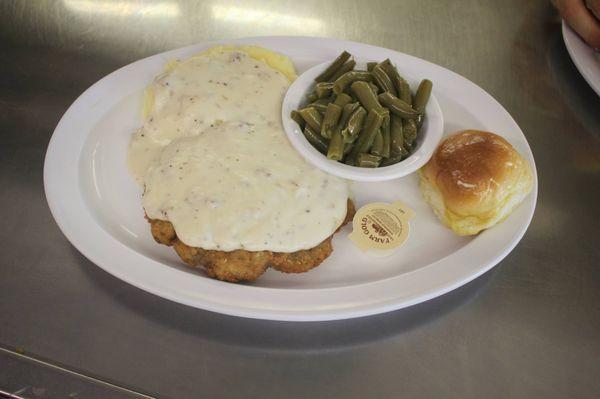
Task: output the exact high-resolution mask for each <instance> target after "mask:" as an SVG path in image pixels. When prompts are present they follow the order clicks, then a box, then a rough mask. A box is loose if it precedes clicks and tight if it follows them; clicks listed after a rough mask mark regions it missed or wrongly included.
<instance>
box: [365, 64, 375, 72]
mask: <svg viewBox="0 0 600 399" xmlns="http://www.w3.org/2000/svg"><path fill="white" fill-rule="evenodd" d="M375 65H377V63H376V62H367V71H369V72H371V71H372V70H373V68H375Z"/></svg>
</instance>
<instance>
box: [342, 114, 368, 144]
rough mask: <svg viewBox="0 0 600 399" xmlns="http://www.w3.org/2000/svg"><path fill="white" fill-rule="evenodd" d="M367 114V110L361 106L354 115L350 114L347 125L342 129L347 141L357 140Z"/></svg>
mask: <svg viewBox="0 0 600 399" xmlns="http://www.w3.org/2000/svg"><path fill="white" fill-rule="evenodd" d="M366 116H367V111H365V109H364V108H363V107H361V106H358V108H357V109H356V110H355V111H354V112H353V113H352V115H350V118H349V119H348V123H347V124H346V127H345V128H344V129H343V130H342V136H343V137H344V139H345V141H346V142H347V143H353V142H354V140H356V137H357V136H358V133H359V132H360V129H362V126H363V122H364V120H365V117H366Z"/></svg>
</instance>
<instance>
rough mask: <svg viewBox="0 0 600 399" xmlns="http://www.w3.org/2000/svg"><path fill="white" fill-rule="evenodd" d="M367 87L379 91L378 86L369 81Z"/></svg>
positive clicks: (374, 91)
mask: <svg viewBox="0 0 600 399" xmlns="http://www.w3.org/2000/svg"><path fill="white" fill-rule="evenodd" d="M369 87H370V88H371V90H373V93H375V94H377V93H379V86H377V85H376V84H375V83H373V82H369Z"/></svg>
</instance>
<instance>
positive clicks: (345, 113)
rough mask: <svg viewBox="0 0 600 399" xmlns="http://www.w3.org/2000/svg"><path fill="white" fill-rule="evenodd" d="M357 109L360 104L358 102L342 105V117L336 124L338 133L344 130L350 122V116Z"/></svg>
mask: <svg viewBox="0 0 600 399" xmlns="http://www.w3.org/2000/svg"><path fill="white" fill-rule="evenodd" d="M358 107H360V104H359V103H358V102H355V103H348V104H346V105H344V108H342V116H341V117H340V121H339V122H338V127H339V129H340V132H341V131H342V130H343V129H345V128H346V126H347V125H348V120H350V116H352V113H353V112H354V111H355V110H356V109H357V108H358Z"/></svg>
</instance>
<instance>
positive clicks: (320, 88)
mask: <svg viewBox="0 0 600 399" xmlns="http://www.w3.org/2000/svg"><path fill="white" fill-rule="evenodd" d="M332 90H333V83H331V82H320V83H317V84H316V85H315V93H316V94H317V97H318V98H324V97H328V96H330V95H331V91H332ZM313 102H314V101H313Z"/></svg>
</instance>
